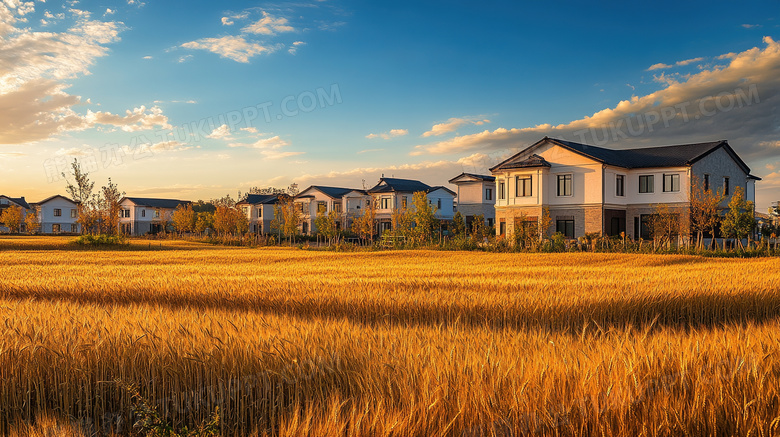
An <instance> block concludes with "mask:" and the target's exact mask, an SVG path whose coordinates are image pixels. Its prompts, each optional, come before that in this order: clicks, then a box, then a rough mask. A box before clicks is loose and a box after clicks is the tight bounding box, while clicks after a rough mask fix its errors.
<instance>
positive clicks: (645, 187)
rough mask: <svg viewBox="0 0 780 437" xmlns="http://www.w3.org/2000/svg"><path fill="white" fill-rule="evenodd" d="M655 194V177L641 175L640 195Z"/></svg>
mask: <svg viewBox="0 0 780 437" xmlns="http://www.w3.org/2000/svg"><path fill="white" fill-rule="evenodd" d="M643 181H644V182H643ZM653 193H655V175H651V174H646V175H639V194H653Z"/></svg>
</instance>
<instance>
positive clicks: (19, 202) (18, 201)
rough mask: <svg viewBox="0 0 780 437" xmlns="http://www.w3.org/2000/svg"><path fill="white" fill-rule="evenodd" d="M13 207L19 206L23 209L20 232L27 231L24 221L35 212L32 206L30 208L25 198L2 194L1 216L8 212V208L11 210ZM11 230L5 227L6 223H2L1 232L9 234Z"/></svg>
mask: <svg viewBox="0 0 780 437" xmlns="http://www.w3.org/2000/svg"><path fill="white" fill-rule="evenodd" d="M11 206H18V207H20V208H22V223H21V227H20V231H22V232H24V231H25V224H24V219H25V217H27V214H28V213H30V212H32V211H33V208H32V206H30V204H29V203H27V201H26V200H24V196H22V197H8V196H4V195H2V194H0V214H2V213H3V211H5V210H6V208H10V207H11ZM9 230H10V229H8V228H7V227H6V226H5V223H0V232H8V231H9Z"/></svg>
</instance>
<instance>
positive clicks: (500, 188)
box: [498, 181, 506, 200]
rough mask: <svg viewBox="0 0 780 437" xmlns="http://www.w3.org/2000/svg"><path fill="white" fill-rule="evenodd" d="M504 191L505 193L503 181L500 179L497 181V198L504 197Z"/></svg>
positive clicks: (502, 198)
mask: <svg viewBox="0 0 780 437" xmlns="http://www.w3.org/2000/svg"><path fill="white" fill-rule="evenodd" d="M504 193H505V190H504V181H500V182H499V183H498V198H499V199H501V200H504V199H506V194H504Z"/></svg>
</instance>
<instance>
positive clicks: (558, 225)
mask: <svg viewBox="0 0 780 437" xmlns="http://www.w3.org/2000/svg"><path fill="white" fill-rule="evenodd" d="M555 230H556V231H557V232H560V233H561V234H563V236H564V237H566V238H574V219H558V220H556V221H555Z"/></svg>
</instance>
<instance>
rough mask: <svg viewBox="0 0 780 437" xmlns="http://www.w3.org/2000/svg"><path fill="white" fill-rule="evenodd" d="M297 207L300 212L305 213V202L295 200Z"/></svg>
mask: <svg viewBox="0 0 780 437" xmlns="http://www.w3.org/2000/svg"><path fill="white" fill-rule="evenodd" d="M295 209H296V210H298V212H299V213H301V214H303V202H295Z"/></svg>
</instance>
